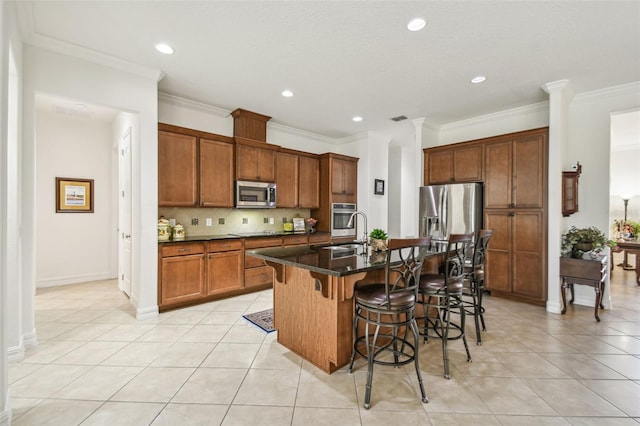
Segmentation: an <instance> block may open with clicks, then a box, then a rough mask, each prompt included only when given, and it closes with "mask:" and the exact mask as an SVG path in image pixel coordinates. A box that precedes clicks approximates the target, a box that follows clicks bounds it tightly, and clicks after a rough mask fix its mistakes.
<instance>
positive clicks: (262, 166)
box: [236, 143, 275, 182]
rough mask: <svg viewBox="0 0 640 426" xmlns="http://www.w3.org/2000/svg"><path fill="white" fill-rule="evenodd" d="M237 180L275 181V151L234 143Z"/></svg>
mask: <svg viewBox="0 0 640 426" xmlns="http://www.w3.org/2000/svg"><path fill="white" fill-rule="evenodd" d="M236 177H237V178H238V179H247V180H257V181H261V182H274V181H275V151H273V150H271V149H264V148H258V147H255V146H249V145H244V144H239V143H236Z"/></svg>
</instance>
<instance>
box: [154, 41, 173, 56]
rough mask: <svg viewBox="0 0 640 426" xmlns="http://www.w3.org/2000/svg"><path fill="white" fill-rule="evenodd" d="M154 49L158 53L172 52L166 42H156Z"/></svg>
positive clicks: (167, 53) (169, 53)
mask: <svg viewBox="0 0 640 426" xmlns="http://www.w3.org/2000/svg"><path fill="white" fill-rule="evenodd" d="M156 50H157V51H158V52H160V53H164V54H165V55H171V54H173V47H171V46H169V45H168V44H166V43H158V44H156Z"/></svg>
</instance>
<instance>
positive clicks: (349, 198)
mask: <svg viewBox="0 0 640 426" xmlns="http://www.w3.org/2000/svg"><path fill="white" fill-rule="evenodd" d="M329 168H330V170H331V172H330V173H331V195H332V196H333V197H337V198H336V199H335V201H337V202H343V203H346V202H352V203H355V202H356V196H357V191H358V160H356V159H354V158H348V157H345V156H337V155H332V156H331V161H330V163H329Z"/></svg>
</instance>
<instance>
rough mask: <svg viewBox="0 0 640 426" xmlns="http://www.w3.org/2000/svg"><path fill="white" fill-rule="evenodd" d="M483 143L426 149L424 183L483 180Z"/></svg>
mask: <svg viewBox="0 0 640 426" xmlns="http://www.w3.org/2000/svg"><path fill="white" fill-rule="evenodd" d="M482 159H483V145H482V144H479V143H476V144H460V146H458V147H451V146H449V147H446V148H428V149H425V150H424V165H425V167H424V183H425V185H435V184H444V183H455V182H479V181H481V180H482Z"/></svg>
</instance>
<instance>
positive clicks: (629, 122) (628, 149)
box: [609, 110, 640, 223]
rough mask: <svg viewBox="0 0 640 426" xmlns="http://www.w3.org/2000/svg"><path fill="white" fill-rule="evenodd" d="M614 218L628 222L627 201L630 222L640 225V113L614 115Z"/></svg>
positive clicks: (626, 112) (612, 186) (612, 168)
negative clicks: (625, 214)
mask: <svg viewBox="0 0 640 426" xmlns="http://www.w3.org/2000/svg"><path fill="white" fill-rule="evenodd" d="M611 145H612V147H611V159H610V171H611V194H610V195H611V197H610V199H609V210H610V215H611V218H610V220H609V222H610V223H613V220H614V219H618V220H623V219H624V201H623V198H627V199H629V201H628V203H627V219H628V220H634V221H636V222H640V167H638V165H639V164H640V110H635V111H623V112H620V113H614V114H612V115H611Z"/></svg>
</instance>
